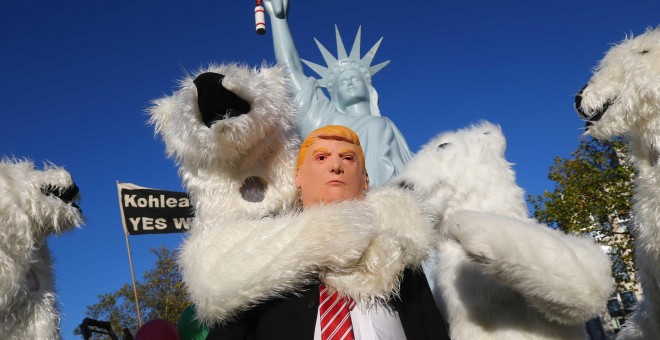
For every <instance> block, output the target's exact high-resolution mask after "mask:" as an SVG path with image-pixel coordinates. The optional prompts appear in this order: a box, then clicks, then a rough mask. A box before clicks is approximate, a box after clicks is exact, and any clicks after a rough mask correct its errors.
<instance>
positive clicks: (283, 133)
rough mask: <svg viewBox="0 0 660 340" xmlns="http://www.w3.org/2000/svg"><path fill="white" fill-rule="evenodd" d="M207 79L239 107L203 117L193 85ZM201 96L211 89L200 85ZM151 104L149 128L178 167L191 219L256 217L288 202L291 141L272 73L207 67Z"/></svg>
mask: <svg viewBox="0 0 660 340" xmlns="http://www.w3.org/2000/svg"><path fill="white" fill-rule="evenodd" d="M209 74H210V75H215V76H216V78H214V79H217V81H218V84H219V86H220V84H221V86H222V87H224V89H226V90H228V92H231V93H233V94H229V95H231V96H233V95H235V96H236V97H238V98H240V99H239V100H242V101H245V103H246V107H245V108H243V109H238V108H232V107H227V108H226V110H225V111H224V112H218V113H217V114H216V115H215V117H211V118H209V117H205V116H204V115H203V114H202V111H204V110H201V109H200V107H199V102H200V101H199V96H200V93H199V92H198V87H199V86H198V85H199V83H197V82H198V80H199V79H202V78H203V77H204V76H205V75H209ZM207 84H208V82H207ZM208 91H213V89H208V86H207V89H206V93H205V94H202V95H209V92H208ZM154 104H155V105H154V106H153V107H151V108H150V109H149V114H150V115H151V119H150V123H151V124H153V125H154V126H155V128H156V132H157V133H159V134H160V135H161V136H162V138H163V139H164V141H165V144H166V149H167V154H168V155H169V156H170V157H172V158H174V159H175V160H176V162H177V163H178V165H179V174H180V175H181V177H182V179H183V182H184V185H185V187H186V189H187V190H188V191H189V193H190V195H191V198H192V200H193V203H194V205H195V209H196V212H195V214H196V216H197V217H199V218H205V216H206V214H208V216H206V217H208V218H213V219H220V218H222V219H226V218H235V217H259V216H265V215H270V214H277V213H279V212H281V211H283V210H285V209H287V208H290V207H291V206H293V205H294V204H295V202H296V188H295V184H294V183H293V178H294V176H293V171H294V168H295V150H296V149H297V146H298V143H299V140H298V137H297V135H296V133H295V130H294V123H293V117H294V110H295V108H294V106H293V102H292V99H291V94H290V92H289V84H288V80H287V78H286V77H285V76H284V72H283V71H282V69H281V68H280V67H266V66H262V67H261V68H258V69H257V68H249V67H246V66H241V65H234V64H228V65H221V66H210V67H208V68H207V69H205V70H202V71H201V72H199V73H197V74H196V75H195V76H188V77H186V78H185V79H183V80H182V81H181V84H180V89H179V90H178V91H176V92H175V93H174V94H173V95H172V96H169V97H165V98H162V99H158V100H156V101H155V102H154Z"/></svg>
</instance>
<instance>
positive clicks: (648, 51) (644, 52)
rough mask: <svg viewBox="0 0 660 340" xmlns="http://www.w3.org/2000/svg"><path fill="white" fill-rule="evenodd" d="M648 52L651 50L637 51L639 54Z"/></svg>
mask: <svg viewBox="0 0 660 340" xmlns="http://www.w3.org/2000/svg"><path fill="white" fill-rule="evenodd" d="M649 52H651V51H650V50H643V51H641V52H639V54H640V55H645V54H647V53H649Z"/></svg>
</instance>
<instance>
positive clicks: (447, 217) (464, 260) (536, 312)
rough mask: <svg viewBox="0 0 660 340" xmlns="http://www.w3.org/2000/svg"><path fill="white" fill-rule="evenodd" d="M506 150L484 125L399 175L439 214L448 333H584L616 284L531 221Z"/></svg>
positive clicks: (584, 249)
mask: <svg viewBox="0 0 660 340" xmlns="http://www.w3.org/2000/svg"><path fill="white" fill-rule="evenodd" d="M505 148H506V141H505V139H504V136H503V134H502V131H501V129H500V127H499V126H496V125H493V124H491V123H488V122H482V123H480V124H477V125H474V126H470V127H468V128H465V129H462V130H458V131H454V132H447V133H443V134H440V135H439V136H438V137H436V138H434V139H433V140H432V141H430V142H429V143H428V144H427V145H426V146H424V147H423V148H422V150H421V151H420V152H419V153H418V154H417V155H416V156H415V157H414V158H413V159H412V160H411V161H410V163H409V164H408V166H407V168H406V169H405V170H404V172H403V173H402V174H401V175H400V176H399V177H397V178H396V179H395V181H394V183H395V184H398V185H399V186H401V187H406V188H409V189H412V190H413V191H414V192H416V193H418V194H420V195H421V196H422V197H423V198H424V199H425V200H426V201H427V202H429V203H430V204H432V205H433V206H434V207H435V213H436V214H438V216H441V217H443V220H442V221H441V222H440V224H439V225H438V226H439V229H440V233H441V235H440V240H439V242H438V244H437V247H436V248H437V257H436V258H435V270H434V272H433V273H432V277H433V281H435V285H436V290H435V291H434V295H435V298H436V301H437V303H438V305H439V307H440V308H441V311H442V312H443V314H444V315H445V317H447V321H448V324H449V331H450V335H451V338H452V339H455V340H462V339H464V340H470V339H502V340H505V339H506V340H511V339H586V338H587V334H586V332H585V327H584V322H586V321H587V320H588V319H590V318H593V317H595V316H597V315H598V314H599V312H601V311H602V310H604V309H605V306H606V302H607V299H608V297H609V296H610V294H611V293H612V290H613V280H612V278H611V275H610V274H611V270H610V262H609V259H608V257H607V255H606V254H605V253H604V252H603V250H601V248H600V247H599V246H598V245H596V244H595V243H594V242H593V241H592V240H590V239H588V238H583V237H577V236H572V235H566V234H563V233H561V232H559V231H557V230H552V229H550V228H548V227H547V226H545V225H541V224H539V223H537V222H536V221H534V220H532V219H530V218H528V217H527V208H526V205H525V201H524V198H523V190H522V189H521V188H520V187H519V186H518V185H517V184H516V182H515V175H514V172H513V170H512V169H511V164H509V163H508V162H507V161H506V159H505V158H504V151H505Z"/></svg>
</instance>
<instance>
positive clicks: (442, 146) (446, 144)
mask: <svg viewBox="0 0 660 340" xmlns="http://www.w3.org/2000/svg"><path fill="white" fill-rule="evenodd" d="M448 145H449V143H442V144H440V145H438V148H437V150H440V149H444V148H446V147H447V146H448Z"/></svg>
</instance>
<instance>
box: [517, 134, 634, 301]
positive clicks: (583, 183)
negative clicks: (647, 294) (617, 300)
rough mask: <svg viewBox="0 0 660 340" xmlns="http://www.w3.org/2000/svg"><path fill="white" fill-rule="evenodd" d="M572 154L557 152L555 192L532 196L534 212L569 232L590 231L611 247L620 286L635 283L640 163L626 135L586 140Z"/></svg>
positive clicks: (553, 170) (552, 171) (553, 169)
mask: <svg viewBox="0 0 660 340" xmlns="http://www.w3.org/2000/svg"><path fill="white" fill-rule="evenodd" d="M571 156H572V158H567V159H563V158H560V157H556V158H555V160H554V165H553V166H552V167H551V168H550V173H549V174H548V178H549V179H550V180H552V181H554V182H555V188H554V190H553V191H552V192H549V191H547V190H546V191H545V192H543V195H539V196H536V197H533V196H531V195H530V196H528V201H529V202H530V203H531V204H532V205H533V206H534V217H536V218H537V219H538V220H539V221H540V222H543V223H546V224H548V225H550V226H551V227H553V228H556V229H560V230H563V231H564V232H567V233H571V234H579V235H589V236H591V237H593V238H594V239H595V240H596V241H597V242H599V243H600V244H602V245H605V246H607V247H608V248H609V253H610V256H611V258H612V260H613V261H612V262H613V268H612V269H613V273H614V277H615V280H616V282H617V285H618V287H619V289H621V290H626V289H631V288H632V283H633V281H634V280H635V277H634V275H633V274H634V272H635V269H634V262H633V252H632V247H633V240H632V235H631V234H630V228H629V227H630V226H631V215H630V214H631V198H632V191H633V178H634V168H633V165H632V164H631V162H630V161H629V160H628V158H627V157H626V148H625V143H624V142H623V140H621V139H616V140H613V141H599V140H596V139H593V138H588V139H585V140H583V141H582V142H580V145H579V146H578V149H577V150H576V151H574V152H573V153H571Z"/></svg>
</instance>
